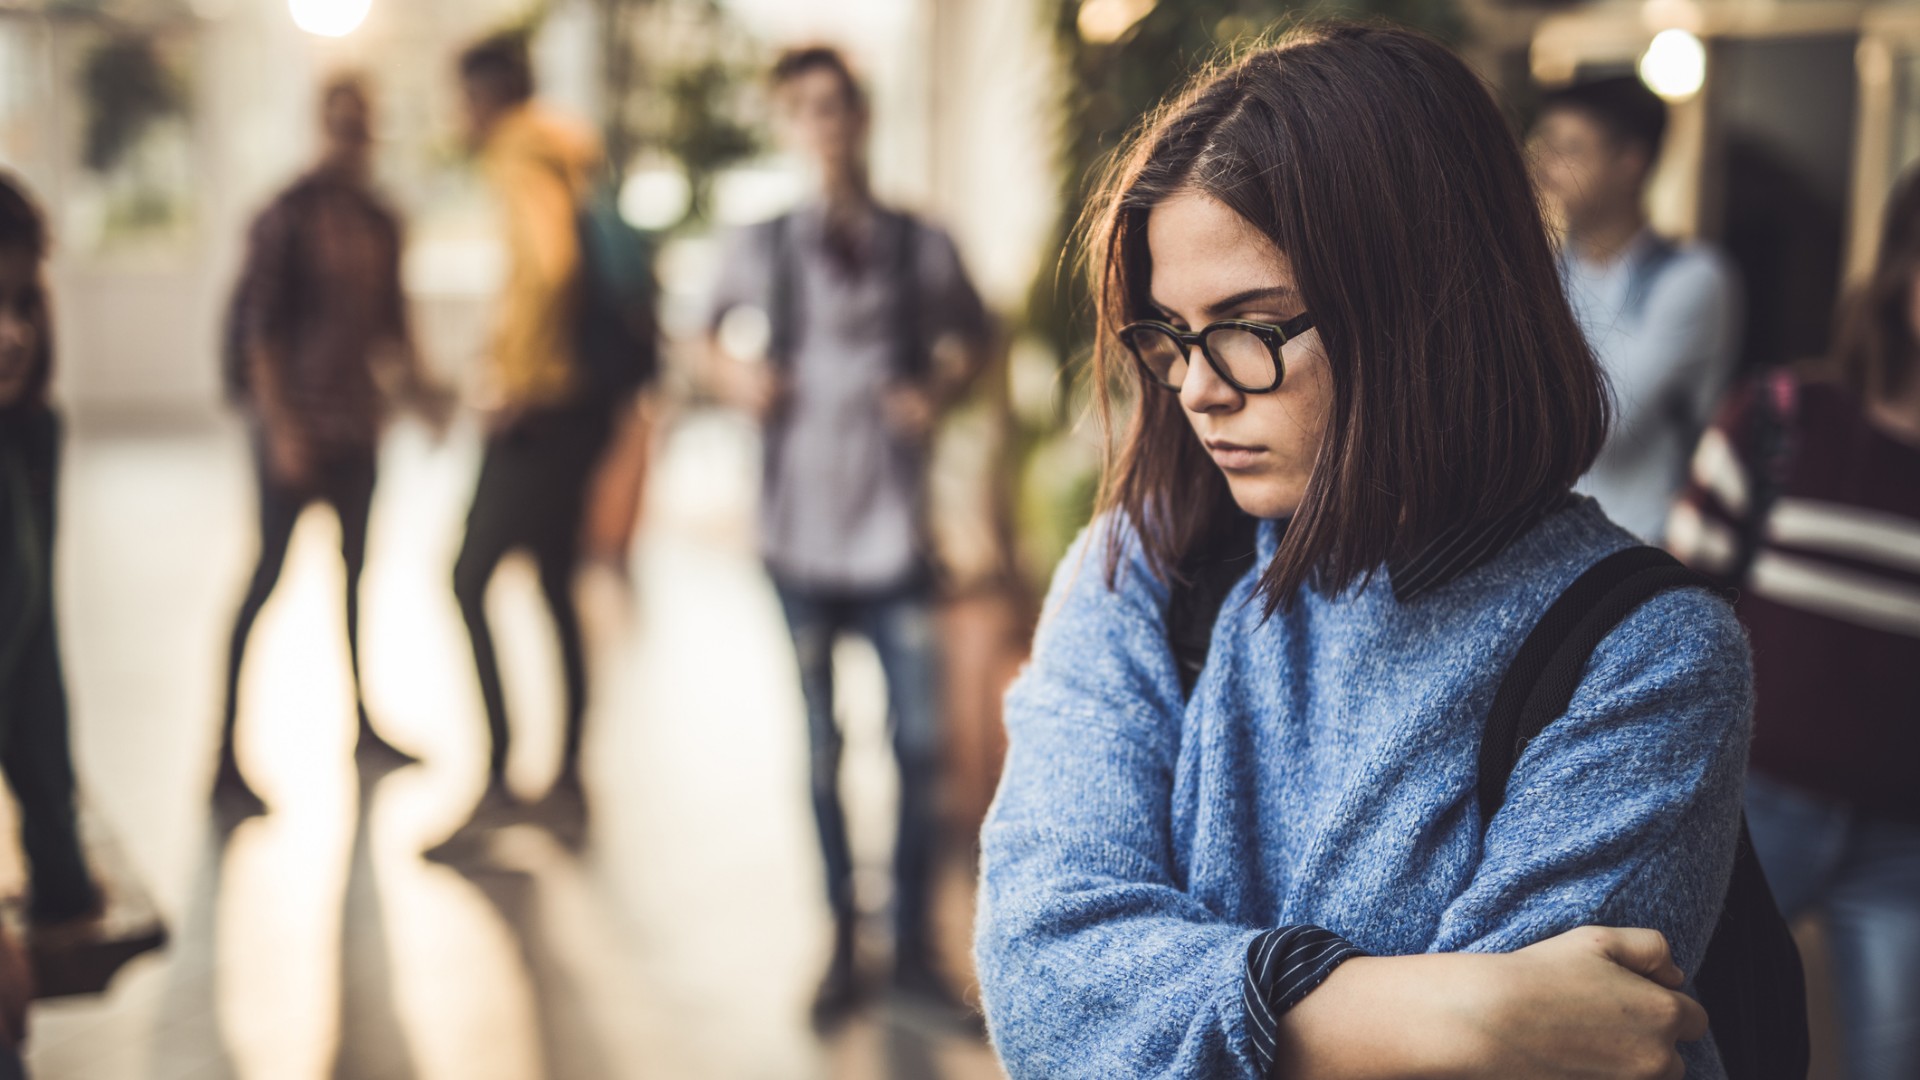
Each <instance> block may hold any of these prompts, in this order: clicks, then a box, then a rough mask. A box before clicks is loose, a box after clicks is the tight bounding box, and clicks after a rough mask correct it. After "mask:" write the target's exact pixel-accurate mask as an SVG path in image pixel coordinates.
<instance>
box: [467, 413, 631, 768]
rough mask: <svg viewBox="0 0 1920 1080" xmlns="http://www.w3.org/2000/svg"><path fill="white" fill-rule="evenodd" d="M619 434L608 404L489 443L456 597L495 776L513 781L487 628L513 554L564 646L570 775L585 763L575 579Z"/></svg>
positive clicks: (583, 669) (583, 671)
mask: <svg viewBox="0 0 1920 1080" xmlns="http://www.w3.org/2000/svg"><path fill="white" fill-rule="evenodd" d="M612 428H613V413H612V409H611V408H610V407H609V406H608V405H607V404H606V403H605V402H602V401H588V402H585V403H582V404H574V405H566V406H559V407H553V408H544V409H535V410H529V411H528V412H527V413H526V414H525V415H523V416H522V417H521V418H520V419H519V421H518V422H517V423H515V424H514V425H513V426H512V427H511V428H509V429H508V430H506V431H503V432H499V433H496V434H493V435H491V436H489V437H488V439H487V444H486V450H485V454H484V456H483V457H482V458H481V461H480V478H479V479H478V480H477V481H475V483H474V492H473V506H472V508H471V509H469V510H468V511H467V532H466V537H465V539H463V540H462V541H461V544H460V555H459V557H458V558H457V559H456V560H455V561H454V567H453V595H454V598H455V599H456V600H457V601H458V602H459V605H460V615H461V618H462V619H463V620H464V621H465V622H466V624H467V634H468V637H469V639H470V640H471V642H472V645H473V662H474V669H475V671H476V672H477V674H478V675H479V678H480V699H481V702H482V704H483V705H484V706H485V707H486V711H487V733H488V738H489V742H490V744H491V749H490V750H489V752H488V759H487V760H488V764H487V769H488V773H487V775H488V776H489V777H490V778H491V779H492V780H493V781H495V782H504V778H505V776H506V769H507V746H508V743H509V741H510V739H511V734H512V730H511V727H510V725H509V724H508V723H507V698H506V690H505V687H504V685H503V684H502V683H501V680H500V661H499V658H498V656H497V654H496V652H495V649H494V644H493V632H492V631H491V629H489V627H488V625H487V605H486V600H487V583H488V582H490V581H492V580H493V572H494V570H495V569H496V568H497V567H498V566H499V565H500V561H501V560H502V559H504V558H505V557H506V556H507V554H508V553H509V552H511V551H515V550H520V549H524V550H526V551H528V552H529V553H531V554H532V555H533V561H534V565H535V567H536V568H537V569H538V571H539V575H540V593H541V595H542V596H543V597H545V599H546V602H547V610H548V613H549V614H551V615H552V617H553V628H554V633H555V634H556V636H558V638H559V642H560V667H561V674H562V676H563V678H564V681H565V689H566V733H565V736H564V738H565V745H564V747H563V749H562V751H561V768H562V770H573V769H575V768H577V767H578V765H579V761H580V744H581V740H582V738H583V735H584V726H583V725H584V722H585V717H586V708H587V657H586V645H585V642H584V641H583V640H582V638H581V633H580V614H579V611H578V610H577V609H576V608H575V606H574V602H573V572H574V568H575V567H576V566H577V565H578V564H579V559H580V530H581V527H582V525H583V523H584V518H585V514H586V500H587V486H588V484H589V483H590V482H591V480H592V478H593V472H594V469H595V467H596V466H598V465H599V463H600V455H601V453H602V451H604V450H605V449H606V445H607V438H608V435H609V433H610V432H611V431H612Z"/></svg>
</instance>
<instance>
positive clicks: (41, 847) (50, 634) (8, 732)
mask: <svg viewBox="0 0 1920 1080" xmlns="http://www.w3.org/2000/svg"><path fill="white" fill-rule="evenodd" d="M6 422H12V423H19V422H20V420H19V418H18V417H17V416H16V417H11V418H7V419H6ZM57 432H58V427H57V423H56V422H55V421H53V420H52V418H51V416H50V415H49V416H47V417H46V418H45V419H44V420H43V421H42V422H41V425H40V438H39V439H38V441H37V442H34V443H32V444H31V445H28V446H27V447H26V448H25V451H24V452H23V453H21V452H15V451H16V447H11V446H0V499H4V500H5V505H4V507H0V558H4V559H6V560H7V564H6V565H3V566H0V609H4V610H0V772H4V773H5V774H6V778H7V785H8V786H9V787H11V788H12V789H13V794H14V798H15V799H16V800H18V802H19V804H20V846H21V848H22V850H23V851H24V852H25V854H26V857H27V872H28V875H29V878H28V884H29V887H30V889H31V892H32V901H31V904H30V906H29V908H28V914H29V915H30V916H31V917H32V918H33V919H34V920H35V921H36V922H55V921H59V920H62V919H69V918H74V917H76V916H80V915H85V914H87V913H89V912H90V911H92V910H93V909H94V907H95V906H96V905H97V904H98V902H99V899H100V897H99V893H98V891H97V890H96V889H95V888H94V884H93V879H92V876H91V875H89V874H88V873H87V866H86V858H85V856H84V854H83V853H82V851H81V848H80V828H79V816H78V814H77V813H76V811H75V809H74V803H73V792H74V776H73V756H72V753H71V749H70V747H69V745H68V737H67V725H68V715H67V690H66V680H65V678H64V675H63V673H62V671H61V669H60V640H59V632H58V629H57V627H56V625H55V621H54V603H53V590H52V585H51V558H50V555H51V553H52V551H53V546H54V508H55V506H54V504H55V497H54V496H55V490H56V487H57V484H56V477H57V475H58V457H59V451H58V433H57ZM14 434H15V435H18V434H19V433H18V432H17V431H16V432H15V433H14Z"/></svg>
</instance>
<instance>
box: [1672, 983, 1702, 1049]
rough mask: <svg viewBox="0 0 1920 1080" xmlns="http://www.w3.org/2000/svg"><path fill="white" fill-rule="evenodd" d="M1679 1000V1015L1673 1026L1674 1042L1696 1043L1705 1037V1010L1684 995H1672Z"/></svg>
mask: <svg viewBox="0 0 1920 1080" xmlns="http://www.w3.org/2000/svg"><path fill="white" fill-rule="evenodd" d="M1673 996H1674V997H1676V998H1678V999H1679V1010H1680V1015H1679V1017H1678V1018H1677V1019H1676V1021H1675V1024H1674V1036H1673V1037H1674V1040H1675V1041H1676V1042H1696V1041H1698V1040H1700V1039H1704V1038H1706V1037H1707V1010H1706V1009H1705V1008H1703V1007H1702V1006H1701V1005H1700V1003H1699V1002H1697V1001H1695V1000H1693V999H1692V998H1690V997H1688V996H1687V995H1685V994H1680V993H1676V994H1674V995H1673Z"/></svg>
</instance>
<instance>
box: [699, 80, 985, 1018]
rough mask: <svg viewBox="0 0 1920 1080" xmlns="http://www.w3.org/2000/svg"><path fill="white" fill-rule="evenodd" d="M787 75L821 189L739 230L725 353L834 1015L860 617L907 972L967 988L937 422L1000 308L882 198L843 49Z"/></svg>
mask: <svg viewBox="0 0 1920 1080" xmlns="http://www.w3.org/2000/svg"><path fill="white" fill-rule="evenodd" d="M772 85H773V92H774V95H775V98H776V101H777V105H778V107H779V112H780V117H781V120H782V122H783V126H784V128H785V134H786V135H787V136H788V137H789V138H790V140H791V142H792V144H793V146H794V148H795V149H796V150H797V151H798V152H799V153H800V154H801V155H803V156H804V157H805V159H806V160H807V163H808V164H809V165H811V166H812V167H813V168H814V169H815V170H816V171H817V180H818V183H819V189H818V191H817V192H816V194H815V195H814V196H813V197H812V198H810V199H809V200H808V201H806V202H805V203H804V204H803V205H801V206H800V207H799V208H798V209H797V210H794V211H792V212H791V213H788V214H785V215H782V216H780V217H778V218H775V219H773V220H772V221H769V222H765V223H763V224H761V225H758V226H755V227H752V228H748V229H745V230H742V231H741V232H740V233H739V234H738V235H736V236H735V237H733V239H732V242H731V245H730V247H729V250H728V252H727V254H726V255H725V257H724V260H723V266H722V270H721V273H720V277H719V282H718V285H717V287H716V290H715V294H714V296H713V301H712V304H711V309H710V311H711V317H710V321H709V324H708V325H709V329H710V331H711V332H712V333H713V336H712V337H711V338H710V346H711V348H710V350H709V352H710V357H711V365H712V366H711V374H712V375H713V377H714V378H715V380H716V382H717V384H718V386H719V388H720V390H721V392H722V394H723V396H725V397H727V398H728V399H730V400H731V401H732V402H733V403H734V404H736V405H738V406H740V407H742V408H744V409H746V410H748V411H749V412H751V413H752V414H753V415H755V416H756V417H757V418H759V419H760V420H761V421H762V423H763V424H764V425H765V445H766V468H765V477H764V485H763V488H762V491H761V499H760V550H761V554H762V556H763V557H764V558H765V560H766V565H767V569H768V572H769V573H770V574H771V576H772V578H773V584H774V587H775V589H776V590H777V591H778V593H779V596H780V603H781V606H782V608H783V609H784V611H785V614H786V618H787V623H788V627H789V629H790V630H791V632H792V636H793V644H794V650H795V653H796V655H797V659H798V661H799V668H800V684H801V691H802V694H803V696H804V698H805V701H806V710H807V728H808V734H809V739H810V743H811V748H812V787H813V805H814V812H815V816H816V819H817V824H818V827H819V834H820V844H821V849H822V854H823V855H824V857H825V861H826V885H827V899H828V903H829V905H830V907H831V909H832V913H833V919H834V939H833V940H834V944H833V952H832V959H831V962H830V964H829V966H828V970H827V974H826V977H825V979H824V981H823V982H822V984H821V987H820V990H819V994H818V996H817V998H816V1000H815V1003H814V1016H815V1020H816V1022H818V1023H821V1024H828V1023H831V1022H833V1021H834V1020H836V1019H838V1018H840V1017H841V1016H843V1015H845V1013H846V1012H847V1011H848V1010H849V1009H850V1008H851V1007H852V1006H853V1005H855V1004H856V1003H857V1001H858V998H859V996H860V991H861V986H860V983H859V980H858V973H857V971H856V970H855V964H854V939H855V925H856V922H857V919H858V912H857V910H856V908H855V903H854V889H853V859H852V855H851V853H850V852H849V850H848V847H847V831H846V822H845V815H844V812H843V811H842V808H841V803H840V794H839V766H840V754H841V746H842V737H841V733H840V729H839V725H838V723H837V722H836V720H835V717H834V711H833V664H832V652H833V642H834V638H835V637H836V636H837V635H839V634H840V633H843V632H852V633H859V634H862V635H865V636H866V637H867V638H868V639H870V640H871V641H872V642H873V645H874V648H875V650H876V651H877V652H878V653H879V656H880V662H881V666H882V668H883V669H884V671H885V674H886V680H887V698H888V707H889V716H890V723H891V726H892V733H893V744H894V753H895V757H896V759H897V761H898V764H899V769H900V825H899V836H898V841H897V848H896V851H895V857H894V923H895V944H894V956H895V969H894V985H895V987H896V988H897V989H900V990H903V991H906V992H908V993H909V994H918V995H921V996H925V997H930V998H934V999H937V1000H941V1001H945V1000H947V999H948V997H949V995H948V994H947V992H946V990H945V984H944V983H943V982H942V980H941V978H940V975H939V972H938V969H937V965H936V962H935V957H934V950H933V942H932V941H931V928H930V927H929V925H928V902H929V897H928V890H929V883H930V877H931V874H932V862H933V855H934V852H935V848H936V844H937V840H938V835H937V822H936V815H937V805H938V804H937V799H936V783H937V779H938V775H939V771H940V760H939V759H940V735H941V724H940V717H939V712H938V707H937V699H938V691H937V687H936V677H937V668H938V663H939V659H938V655H937V653H938V650H937V642H936V640H935V636H934V612H933V581H932V578H931V572H930V559H929V550H928V538H927V534H926V530H925V528H924V521H923V518H922V510H923V508H924V505H925V503H926V499H927V448H928V441H929V438H930V436H931V433H932V430H933V427H934V424H935V422H936V420H937V419H938V417H939V415H940V413H941V411H942V409H944V408H945V407H946V406H947V405H948V404H949V403H950V402H951V401H952V400H953V398H954V397H955V396H956V395H957V394H958V393H959V392H960V390H961V389H962V387H963V386H964V384H965V382H966V380H967V379H968V377H969V376H970V374H971V373H972V371H974V370H976V369H977V367H978V361H979V357H980V356H981V354H982V352H983V350H984V347H985V343H986V340H987V335H988V321H987V316H986V312H985V309H984V308H983V307H982V305H981V302H980V298H979V296H978V294H976V293H975V291H974V288H973V286H972V284H971V283H970V282H969V281H968V279H967V275H966V272H965V270H964V269H963V268H962V266H961V263H960V259H959V255H958V253H957V252H956V251H955V249H954V245H953V242H952V241H951V240H950V239H949V238H948V237H947V234H946V233H945V232H943V231H941V230H940V229H938V228H937V227H935V226H933V225H930V224H928V223H927V222H924V221H921V220H919V219H917V218H915V217H914V216H913V215H910V214H908V213H905V212H902V211H900V210H896V209H893V208H890V207H886V206H882V205H881V204H880V203H879V202H877V201H876V200H875V199H874V197H873V193H872V191H871V189H870V187H869V186H868V177H867V162H866V140H867V126H868V111H867V99H866V95H865V93H864V92H863V90H862V89H861V87H860V84H859V83H858V81H857V80H856V79H855V78H854V75H853V72H852V70H851V69H850V68H849V66H848V65H847V62H846V61H845V59H843V58H842V57H841V55H840V54H839V53H838V52H835V51H834V50H832V49H829V48H820V47H815V48H806V49H798V50H794V51H791V52H788V53H787V54H786V55H785V56H783V57H781V59H780V61H779V62H778V64H776V65H775V67H774V70H773V73H772ZM739 308H756V309H758V310H760V311H762V312H764V313H766V315H767V318H768V325H769V328H770V343H769V345H768V347H767V355H766V356H765V358H764V359H761V358H757V357H741V356H733V355H730V354H729V353H727V352H726V350H725V349H724V347H723V346H722V339H721V336H720V335H719V330H720V328H721V324H722V322H723V320H724V319H725V318H726V317H727V315H728V314H729V313H730V312H732V311H734V310H735V309H739ZM949 343H951V346H950V345H949Z"/></svg>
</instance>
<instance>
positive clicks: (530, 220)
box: [429, 37, 615, 858]
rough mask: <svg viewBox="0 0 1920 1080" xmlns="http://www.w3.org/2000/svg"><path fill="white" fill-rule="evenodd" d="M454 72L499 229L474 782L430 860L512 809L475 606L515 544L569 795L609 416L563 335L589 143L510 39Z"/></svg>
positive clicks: (495, 664) (480, 51)
mask: <svg viewBox="0 0 1920 1080" xmlns="http://www.w3.org/2000/svg"><path fill="white" fill-rule="evenodd" d="M459 66H460V77H461V83H462V87H463V89H464V92H465V100H466V108H467V119H468V123H469V132H470V135H471V138H472V143H473V146H474V148H475V150H476V151H477V153H478V155H479V160H480V167H481V171H482V172H483V174H484V175H485V178H486V182H487V185H488V187H489V188H490V189H491V191H492V194H493V196H494V199H495V201H496V202H497V204H498V206H499V209H500V212H501V216H502V224H503V227H504V229H505V237H504V239H505V242H506V252H507V278H506V284H505V287H504V288H503V290H502V291H501V294H500V298H499V303H498V315H497V322H496V325H495V328H494V335H493V342H492V346H491V352H490V355H489V357H488V359H489V364H488V368H487V389H486V396H485V400H484V402H483V405H484V408H485V410H486V449H485V453H484V457H483V459H482V462H481V466H480V479H479V483H478V485H477V487H476V489H475V491H474V495H473V507H472V509H471V511H470V512H469V514H468V517H467V533H466V539H465V542H464V543H463V544H462V546H461V548H460V556H459V560H458V562H457V563H456V565H455V567H454V572H453V590H454V595H455V597H456V598H457V599H458V600H459V603H460V613H461V615H462V616H463V617H464V619H465V620H466V624H467V631H468V633H469V634H470V635H471V638H472V642H473V658H474V664H475V667H476V669H477V670H478V673H479V677H480V692H481V698H482V701H483V702H484V704H485V707H486V713H487V730H488V734H489V737H490V739H491V750H490V752H489V757H488V765H487V787H486V790H485V792H484V793H483V794H482V796H481V801H480V805H479V806H478V807H477V808H476V809H475V811H474V816H473V818H472V819H471V820H470V821H469V822H468V823H467V824H466V825H465V826H463V827H462V829H461V830H460V831H459V832H456V833H455V834H454V836H453V837H452V838H451V839H449V840H448V841H447V842H446V843H444V844H442V845H440V846H439V847H437V848H435V849H434V850H433V851H432V852H430V853H429V854H431V855H433V856H434V857H441V858H444V857H449V856H453V855H455V854H457V853H459V852H461V851H462V850H464V849H465V847H466V846H467V845H468V844H469V843H470V842H471V841H473V840H475V839H477V838H478V837H479V835H480V834H481V833H483V832H484V831H485V830H486V829H488V828H490V827H491V826H493V825H495V824H499V823H501V822H502V821H504V820H506V819H509V818H511V817H512V816H513V815H514V814H516V813H517V812H518V810H519V801H518V799H517V798H516V797H515V796H514V795H513V793H512V792H511V791H510V790H509V789H508V787H507V782H506V768H507V750H508V743H509V737H510V736H509V733H510V727H509V724H508V722H507V707H506V698H505V694H504V692H503V690H502V687H501V681H500V668H499V661H498V659H497V657H496V655H495V652H494V644H493V635H492V633H491V632H490V630H489V628H488V626H487V615H486V603H485V601H486V592H487V583H488V582H489V581H491V580H492V578H493V572H494V569H495V568H496V567H497V566H499V564H500V560H501V559H502V558H504V557H505V556H506V555H507V553H508V552H510V551H513V550H515V549H525V550H527V551H529V552H531V553H532V555H533V558H534V561H535V563H536V564H537V566H538V569H539V576H540V588H541V592H542V594H543V595H544V596H545V598H546V603H547V607H548V610H549V611H550V612H551V613H552V615H553V625H554V629H555V632H556V633H557V634H558V635H559V639H560V658H561V664H562V668H563V671H564V677H565V683H566V687H565V693H566V699H565V746H564V749H563V751H562V757H561V768H560V775H559V779H558V780H557V781H556V782H555V786H554V789H553V791H552V793H551V795H550V798H553V799H556V800H564V801H566V802H568V803H570V804H573V805H575V806H578V805H579V803H580V799H581V785H580V743H581V736H582V726H583V721H584V719H585V714H586V701H587V667H586V652H585V647H584V645H583V643H582V641H581V635H580V619H579V615H578V613H577V611H576V610H575V606H574V601H573V578H574V569H575V567H576V566H577V565H578V563H579V555H580V546H581V524H582V519H583V517H584V515H585V512H586V499H587V492H588V487H589V481H590V480H591V479H592V477H593V475H594V471H595V468H596V466H597V465H598V463H599V462H600V460H601V455H602V452H603V451H604V450H605V448H606V445H607V441H608V436H609V433H610V431H611V430H612V427H613V424H614V419H615V417H614V411H615V405H614V403H613V402H612V401H610V400H608V399H607V398H606V397H604V396H602V395H599V394H594V393H589V392H588V390H589V386H588V383H587V380H586V378H585V372H584V371H583V369H582V367H581V364H580V362H579V356H578V353H577V345H578V343H577V342H576V340H575V329H576V320H575V315H576V312H577V310H578V309H577V305H578V302H579V300H580V284H581V279H580V269H581V249H580V234H579V221H578V215H579V213H580V208H581V205H582V198H583V195H584V193H585V192H586V191H587V189H588V187H589V186H590V183H591V180H592V179H593V174H594V170H595V169H596V168H597V167H598V166H599V164H600V157H601V155H600V148H599V144H598V140H597V138H596V137H595V136H594V134H593V132H592V131H591V129H590V128H588V127H587V126H586V125H585V124H582V123H579V122H576V121H575V120H573V119H572V118H569V117H563V116H561V115H559V114H557V113H555V112H553V111H552V110H550V109H549V108H547V107H546V106H544V105H542V104H540V103H537V102H535V101H534V100H533V90H534V87H533V69H532V64H531V62H530V60H529V58H528V55H527V50H526V43H525V42H524V40H522V39H520V38H517V37H498V38H491V39H488V40H486V41H483V42H480V43H479V44H476V45H474V46H472V47H471V48H469V49H468V50H467V51H466V52H465V53H464V54H462V55H461V57H460V65H459Z"/></svg>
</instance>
